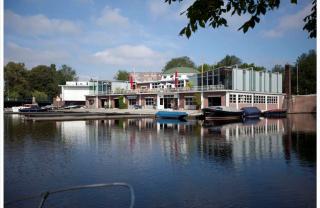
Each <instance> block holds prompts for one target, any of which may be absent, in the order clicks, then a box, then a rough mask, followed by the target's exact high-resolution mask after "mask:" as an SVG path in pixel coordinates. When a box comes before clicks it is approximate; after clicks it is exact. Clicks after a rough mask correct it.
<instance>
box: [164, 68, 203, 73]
mask: <svg viewBox="0 0 320 208" xmlns="http://www.w3.org/2000/svg"><path fill="white" fill-rule="evenodd" d="M176 71H178V73H186V74H187V73H199V71H198V70H197V69H195V68H191V67H173V68H171V69H167V70H165V71H164V72H163V74H174V73H175V72H176Z"/></svg>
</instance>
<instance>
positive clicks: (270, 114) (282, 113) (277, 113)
mask: <svg viewBox="0 0 320 208" xmlns="http://www.w3.org/2000/svg"><path fill="white" fill-rule="evenodd" d="M262 115H263V116H264V117H267V118H283V117H286V116H287V110H286V109H272V110H267V111H264V112H263V113H262Z"/></svg>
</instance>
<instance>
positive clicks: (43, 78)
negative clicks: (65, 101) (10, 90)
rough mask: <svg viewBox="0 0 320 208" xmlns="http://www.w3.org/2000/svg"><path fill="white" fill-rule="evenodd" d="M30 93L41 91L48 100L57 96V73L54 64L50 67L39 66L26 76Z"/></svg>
mask: <svg viewBox="0 0 320 208" xmlns="http://www.w3.org/2000/svg"><path fill="white" fill-rule="evenodd" d="M28 80H29V84H30V87H31V89H32V91H35V90H37V91H41V92H44V93H45V94H47V95H48V97H49V99H52V98H53V97H55V96H57V95H58V94H59V86H58V84H59V83H58V79H57V71H56V68H55V65H54V64H51V65H50V67H48V66H46V65H39V66H36V67H34V68H32V69H31V71H30V72H29V76H28Z"/></svg>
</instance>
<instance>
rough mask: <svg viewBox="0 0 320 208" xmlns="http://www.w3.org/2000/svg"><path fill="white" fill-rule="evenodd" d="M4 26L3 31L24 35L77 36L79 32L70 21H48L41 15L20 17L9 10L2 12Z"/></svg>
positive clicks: (76, 26) (78, 28)
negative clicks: (12, 31)
mask: <svg viewBox="0 0 320 208" xmlns="http://www.w3.org/2000/svg"><path fill="white" fill-rule="evenodd" d="M4 25H5V29H9V30H14V31H16V32H19V33H21V34H24V35H25V34H28V35H55V34H78V33H79V32H80V31H81V29H80V27H79V26H78V25H77V24H75V23H74V22H72V21H68V20H62V19H49V18H48V17H46V16H44V15H42V14H38V15H34V16H21V15H19V14H16V13H14V12H13V11H10V10H5V12H4Z"/></svg>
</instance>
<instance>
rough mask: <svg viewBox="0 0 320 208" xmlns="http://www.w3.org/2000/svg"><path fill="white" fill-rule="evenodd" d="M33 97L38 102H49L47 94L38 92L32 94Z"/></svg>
mask: <svg viewBox="0 0 320 208" xmlns="http://www.w3.org/2000/svg"><path fill="white" fill-rule="evenodd" d="M32 97H35V98H36V101H37V102H39V101H47V100H48V95H47V94H46V93H45V92H41V91H38V90H35V91H33V92H32Z"/></svg>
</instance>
